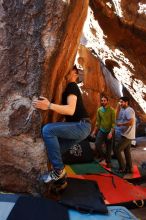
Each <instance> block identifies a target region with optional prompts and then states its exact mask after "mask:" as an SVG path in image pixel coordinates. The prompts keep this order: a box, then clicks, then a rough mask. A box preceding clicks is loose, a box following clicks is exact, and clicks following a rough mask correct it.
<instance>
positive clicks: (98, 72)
mask: <svg viewBox="0 0 146 220" xmlns="http://www.w3.org/2000/svg"><path fill="white" fill-rule="evenodd" d="M78 55H79V56H78V63H79V64H80V66H82V68H83V75H84V77H83V84H82V86H81V87H80V88H81V91H82V94H83V98H84V102H85V105H86V108H87V111H88V112H89V114H90V118H91V120H92V125H93V127H94V125H95V122H96V110H97V107H99V105H100V95H101V94H105V95H107V96H108V97H109V102H110V104H111V105H112V106H113V107H116V104H117V102H115V100H116V99H117V100H118V97H119V96H120V91H119V82H118V80H117V79H115V78H114V77H113V76H112V74H111V73H110V72H109V71H108V70H107V69H106V68H105V67H104V65H103V64H101V62H100V61H99V60H98V59H97V58H96V57H95V56H94V55H93V54H92V52H91V51H90V50H88V49H87V48H86V47H85V46H82V45H80V47H79V50H78Z"/></svg>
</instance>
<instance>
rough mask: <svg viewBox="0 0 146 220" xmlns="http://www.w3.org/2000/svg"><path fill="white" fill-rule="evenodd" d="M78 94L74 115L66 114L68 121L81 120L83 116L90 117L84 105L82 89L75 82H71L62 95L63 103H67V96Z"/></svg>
mask: <svg viewBox="0 0 146 220" xmlns="http://www.w3.org/2000/svg"><path fill="white" fill-rule="evenodd" d="M71 94H73V95H75V96H77V104H76V109H75V112H74V114H73V115H65V118H66V121H67V122H73V121H80V120H81V119H82V118H88V117H89V115H88V113H87V111H86V109H85V107H84V105H83V100H82V96H81V93H80V90H79V88H78V86H77V84H76V83H75V82H71V83H69V84H68V85H67V87H66V89H65V91H64V93H63V95H62V104H63V105H66V104H67V97H68V96H69V95H71Z"/></svg>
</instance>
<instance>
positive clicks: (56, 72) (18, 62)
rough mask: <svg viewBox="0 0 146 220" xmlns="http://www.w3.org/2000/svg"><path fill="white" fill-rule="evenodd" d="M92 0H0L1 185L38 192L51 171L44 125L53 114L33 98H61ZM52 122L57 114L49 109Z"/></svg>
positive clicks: (9, 188) (54, 99)
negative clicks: (41, 179) (37, 107)
mask: <svg viewBox="0 0 146 220" xmlns="http://www.w3.org/2000/svg"><path fill="white" fill-rule="evenodd" d="M87 7H88V0H85V1H77V0H75V1H61V0H53V1H52V0H49V1H48V0H45V1H42V0H38V1H34V0H30V1H21V0H19V1H16V0H13V1H12V0H5V1H1V2H0V12H1V13H0V34H1V38H0V48H1V50H0V51H1V58H0V59H1V62H0V170H1V172H0V187H1V188H2V189H5V190H10V191H17V192H18V191H19V192H24V191H25V192H34V191H36V190H37V189H36V188H37V187H36V185H35V184H36V178H37V177H38V175H39V174H40V173H42V172H44V171H45V170H46V169H47V158H46V151H45V150H44V149H45V148H44V145H43V143H42V140H41V139H40V128H41V124H42V123H44V122H46V121H48V113H46V114H42V112H38V111H34V109H33V108H32V106H31V102H32V100H33V99H34V98H35V97H38V96H39V95H44V96H46V97H48V98H49V99H50V100H51V101H55V102H56V103H58V102H59V101H60V94H61V90H62V89H63V87H64V84H63V78H64V76H65V75H66V74H67V73H68V71H69V69H70V68H71V66H72V65H73V62H74V58H75V54H76V51H77V47H78V43H79V39H80V35H81V31H82V26H83V23H84V20H85V17H86V13H87ZM49 116H50V117H49V120H50V121H51V120H56V117H57V116H56V115H55V116H54V115H51V113H49Z"/></svg>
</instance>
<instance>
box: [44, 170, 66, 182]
mask: <svg viewBox="0 0 146 220" xmlns="http://www.w3.org/2000/svg"><path fill="white" fill-rule="evenodd" d="M65 176H66V171H65V169H63V170H61V171H56V170H51V171H50V172H49V173H48V174H45V175H43V176H42V177H41V179H42V180H43V182H44V183H49V182H51V181H57V180H59V179H62V178H63V177H65Z"/></svg>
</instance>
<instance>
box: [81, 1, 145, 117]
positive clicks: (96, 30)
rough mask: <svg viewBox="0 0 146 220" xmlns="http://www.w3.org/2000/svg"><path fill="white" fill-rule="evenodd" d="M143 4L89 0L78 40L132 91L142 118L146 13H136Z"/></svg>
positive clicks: (138, 112)
mask: <svg viewBox="0 0 146 220" xmlns="http://www.w3.org/2000/svg"><path fill="white" fill-rule="evenodd" d="M143 4H144V3H143V2H140V1H135V0H132V1H130V2H128V1H126V0H121V1H115V0H111V1H102V0H91V1H90V9H89V13H88V19H87V20H86V24H85V26H84V30H83V34H84V38H83V40H82V41H81V43H82V44H83V45H85V46H86V47H87V48H89V49H90V50H92V52H93V53H94V55H95V56H97V57H99V59H100V60H102V62H103V63H104V64H105V65H106V67H107V68H108V70H109V71H110V72H111V73H112V75H113V76H114V77H115V78H117V79H118V80H119V81H120V82H121V84H122V85H123V87H124V88H125V89H124V91H127V93H128V94H131V95H132V97H133V98H134V100H135V101H133V103H134V102H135V106H136V108H135V110H136V111H137V114H138V115H139V116H140V117H141V119H142V120H144V121H145V120H146V118H145V117H146V116H145V112H146V76H145V72H146V65H145V63H146V56H145V51H146V41H145V39H146V32H145V25H144V24H145V21H146V14H144V12H143V13H140V7H141V5H143ZM138 104H139V107H137V106H138Z"/></svg>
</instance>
